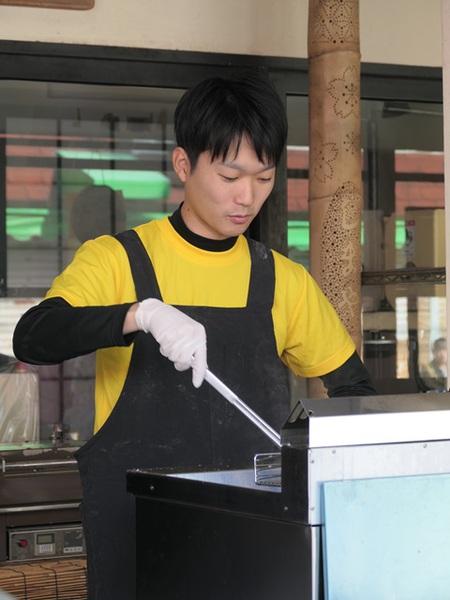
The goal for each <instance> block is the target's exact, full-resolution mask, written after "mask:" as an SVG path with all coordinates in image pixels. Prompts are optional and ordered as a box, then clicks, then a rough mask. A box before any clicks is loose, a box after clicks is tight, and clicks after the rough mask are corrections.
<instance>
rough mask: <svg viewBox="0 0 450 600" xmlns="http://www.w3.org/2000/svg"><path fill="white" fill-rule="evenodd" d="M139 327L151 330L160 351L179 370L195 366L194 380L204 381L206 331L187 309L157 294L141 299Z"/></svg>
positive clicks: (198, 385) (137, 317) (193, 371)
mask: <svg viewBox="0 0 450 600" xmlns="http://www.w3.org/2000/svg"><path fill="white" fill-rule="evenodd" d="M135 318H136V324H137V326H138V327H139V329H140V330H142V331H145V332H146V333H151V334H152V335H153V337H154V338H155V340H156V341H157V342H158V343H159V346H160V348H159V349H160V352H161V354H162V355H163V356H166V357H167V358H168V359H169V360H171V361H172V362H173V363H175V368H176V369H177V371H187V370H188V369H189V367H192V383H193V384H194V386H195V387H196V388H198V387H200V386H201V384H202V383H203V380H204V378H205V373H206V331H205V328H204V327H203V325H202V324H201V323H198V322H197V321H195V320H194V319H191V317H188V316H187V315H186V314H184V312H182V311H181V310H178V309H177V308H175V307H173V306H171V305H170V304H164V302H161V301H160V300H157V299H156V298H147V300H143V301H142V302H139V306H138V308H137V310H136V314H135Z"/></svg>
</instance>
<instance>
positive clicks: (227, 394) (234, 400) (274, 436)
mask: <svg viewBox="0 0 450 600" xmlns="http://www.w3.org/2000/svg"><path fill="white" fill-rule="evenodd" d="M205 380H206V381H207V382H208V383H209V385H211V386H212V387H213V388H214V389H215V390H217V391H218V392H219V394H221V395H222V396H223V397H224V398H225V399H226V400H228V402H231V404H233V406H235V407H236V408H237V409H239V410H240V411H241V412H242V413H244V415H245V416H246V417H247V418H248V419H250V421H251V422H252V423H253V424H254V425H256V427H258V428H259V429H260V430H261V431H262V432H263V433H264V434H265V435H266V436H267V437H268V438H269V439H270V440H272V442H274V444H276V445H277V446H278V448H281V438H280V436H279V435H278V433H277V432H276V431H275V429H273V428H272V427H271V426H270V425H269V424H268V423H266V421H264V419H261V417H260V416H259V415H258V414H257V413H255V411H254V410H252V409H251V408H250V406H248V405H247V404H245V402H243V401H242V400H241V399H240V398H239V397H238V396H236V394H235V393H234V392H232V391H231V390H230V388H229V387H227V386H226V385H225V384H224V383H223V382H222V381H221V380H220V379H219V378H218V377H216V376H215V375H214V374H213V373H211V371H210V370H209V369H206V375H205Z"/></svg>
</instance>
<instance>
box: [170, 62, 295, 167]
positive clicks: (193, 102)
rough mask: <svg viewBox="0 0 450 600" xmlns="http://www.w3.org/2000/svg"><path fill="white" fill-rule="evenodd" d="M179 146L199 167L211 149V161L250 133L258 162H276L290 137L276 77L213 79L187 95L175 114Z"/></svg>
mask: <svg viewBox="0 0 450 600" xmlns="http://www.w3.org/2000/svg"><path fill="white" fill-rule="evenodd" d="M174 129H175V137H176V142H177V145H178V146H181V147H182V148H183V149H184V150H185V151H186V153H187V155H188V158H189V161H190V164H191V168H192V169H195V166H196V164H197V160H198V157H199V155H200V154H201V153H202V152H205V151H208V152H210V153H211V161H213V160H215V159H216V158H219V157H220V158H222V159H223V160H224V159H225V158H226V156H227V154H228V151H229V149H230V147H231V146H233V145H234V144H235V143H237V148H236V151H238V150H239V145H240V143H241V141H242V138H243V137H244V136H245V137H246V138H247V139H248V141H249V143H250V144H251V146H252V147H253V149H254V151H255V153H256V155H257V157H258V160H260V161H261V162H266V163H268V164H271V165H273V166H276V165H277V164H278V162H279V160H280V157H281V154H282V152H283V149H284V146H285V143H286V137H287V119H286V111H285V108H284V105H283V102H282V101H281V99H280V97H279V96H278V93H277V92H276V90H275V88H274V87H273V86H272V84H271V83H270V81H269V80H268V79H266V78H265V77H263V76H261V75H259V74H246V75H243V76H241V77H240V78H235V79H231V78H230V79H224V78H222V77H212V78H209V79H205V80H204V81H201V82H200V83H198V84H196V85H195V86H194V87H192V88H190V89H189V90H188V91H187V92H185V94H184V95H183V96H182V98H181V100H180V102H179V104H178V106H177V108H176V110H175V118H174Z"/></svg>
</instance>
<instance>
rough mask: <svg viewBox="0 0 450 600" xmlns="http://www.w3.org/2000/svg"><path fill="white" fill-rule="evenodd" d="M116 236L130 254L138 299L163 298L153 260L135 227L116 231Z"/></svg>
mask: <svg viewBox="0 0 450 600" xmlns="http://www.w3.org/2000/svg"><path fill="white" fill-rule="evenodd" d="M114 237H115V238H116V240H118V241H119V242H120V243H121V244H122V246H123V247H124V248H125V251H126V253H127V255H128V260H129V261H130V268H131V274H132V276H133V281H134V287H135V289H136V297H137V299H138V301H139V302H142V300H145V299H146V298H156V299H157V300H162V296H161V291H160V289H159V285H158V281H157V280H156V275H155V270H154V268H153V265H152V261H151V260H150V257H149V255H148V254H147V252H146V250H145V248H144V245H143V243H142V242H141V238H140V237H139V236H138V234H137V233H136V232H135V231H134V229H128V230H127V231H121V232H120V233H116V235H115V236H114Z"/></svg>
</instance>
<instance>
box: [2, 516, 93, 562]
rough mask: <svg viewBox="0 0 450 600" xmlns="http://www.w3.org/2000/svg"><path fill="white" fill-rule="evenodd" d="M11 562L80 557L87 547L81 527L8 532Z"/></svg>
mask: <svg viewBox="0 0 450 600" xmlns="http://www.w3.org/2000/svg"><path fill="white" fill-rule="evenodd" d="M8 542H9V553H8V557H9V560H10V561H21V560H33V559H40V560H42V559H44V558H60V557H63V556H80V555H83V554H85V552H86V547H85V542H84V536H83V529H82V526H81V525H56V526H44V527H39V528H37V527H33V528H26V529H25V528H14V529H10V530H9V531H8Z"/></svg>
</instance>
